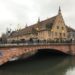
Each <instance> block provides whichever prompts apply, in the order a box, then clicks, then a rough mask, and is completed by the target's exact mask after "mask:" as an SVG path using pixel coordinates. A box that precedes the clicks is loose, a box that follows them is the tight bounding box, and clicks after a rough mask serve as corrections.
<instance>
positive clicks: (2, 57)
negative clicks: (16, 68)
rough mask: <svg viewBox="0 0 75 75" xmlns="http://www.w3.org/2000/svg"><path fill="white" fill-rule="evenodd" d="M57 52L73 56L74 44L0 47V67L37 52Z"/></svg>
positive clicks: (9, 45)
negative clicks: (45, 50) (46, 50)
mask: <svg viewBox="0 0 75 75" xmlns="http://www.w3.org/2000/svg"><path fill="white" fill-rule="evenodd" d="M43 49H48V50H51V49H52V50H57V51H60V52H63V53H65V54H70V55H75V44H74V43H61V44H60V43H51V44H6V45H0V65H2V64H4V63H6V62H8V61H11V59H12V60H14V58H19V57H20V56H22V55H24V56H25V57H28V56H30V55H32V54H34V53H36V52H37V51H38V50H43Z"/></svg>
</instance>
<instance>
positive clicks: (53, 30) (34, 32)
mask: <svg viewBox="0 0 75 75" xmlns="http://www.w3.org/2000/svg"><path fill="white" fill-rule="evenodd" d="M68 38H69V33H68V28H67V26H66V24H65V22H64V19H63V16H62V13H61V9H60V7H59V10H58V13H57V15H56V16H54V17H51V18H48V19H46V20H44V21H40V19H38V22H37V23H36V24H34V25H31V26H28V27H25V28H23V29H20V30H17V31H13V32H12V33H11V34H10V36H9V37H8V39H7V40H8V42H14V41H24V40H31V39H32V40H41V41H43V40H45V41H53V40H54V41H57V40H61V39H62V40H64V41H65V40H67V39H68Z"/></svg>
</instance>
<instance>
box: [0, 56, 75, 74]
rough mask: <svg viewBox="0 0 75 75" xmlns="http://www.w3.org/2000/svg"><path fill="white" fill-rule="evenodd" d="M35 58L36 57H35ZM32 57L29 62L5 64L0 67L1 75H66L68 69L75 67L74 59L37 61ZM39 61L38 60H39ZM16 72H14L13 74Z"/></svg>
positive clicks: (56, 58)
mask: <svg viewBox="0 0 75 75" xmlns="http://www.w3.org/2000/svg"><path fill="white" fill-rule="evenodd" d="M35 56H36V55H35ZM36 58H37V57H35V58H34V56H33V57H32V59H31V60H27V61H21V62H20V63H18V62H15V63H13V64H12V65H11V63H10V64H6V65H4V66H2V67H1V70H0V73H1V74H2V75H5V74H8V75H11V73H13V75H16V74H17V75H66V72H67V71H68V70H69V69H73V68H74V67H75V60H74V59H75V58H71V57H62V56H57V57H56V56H54V57H49V58H48V57H47V58H45V59H43V58H42V59H40V58H39V57H38V60H37V59H36ZM39 59H40V60H39ZM15 71H16V72H15Z"/></svg>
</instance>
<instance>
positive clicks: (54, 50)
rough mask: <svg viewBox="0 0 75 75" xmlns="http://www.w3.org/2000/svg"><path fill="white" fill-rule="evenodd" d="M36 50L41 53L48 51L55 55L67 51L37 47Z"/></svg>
mask: <svg viewBox="0 0 75 75" xmlns="http://www.w3.org/2000/svg"><path fill="white" fill-rule="evenodd" d="M38 52H41V53H49V54H55V55H64V54H65V55H66V54H68V53H65V52H64V51H62V50H57V49H52V48H42V49H38Z"/></svg>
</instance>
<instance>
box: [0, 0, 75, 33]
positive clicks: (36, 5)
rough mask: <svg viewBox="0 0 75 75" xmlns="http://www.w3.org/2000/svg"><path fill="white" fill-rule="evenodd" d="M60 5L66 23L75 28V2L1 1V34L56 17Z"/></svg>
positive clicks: (50, 0)
mask: <svg viewBox="0 0 75 75" xmlns="http://www.w3.org/2000/svg"><path fill="white" fill-rule="evenodd" d="M59 5H60V6H61V10H62V15H63V18H64V20H65V23H66V24H67V25H68V26H71V27H73V28H75V0H0V34H1V33H3V32H5V31H6V28H11V29H14V30H15V29H17V27H18V24H19V27H21V28H23V27H25V25H26V24H28V26H29V25H32V24H34V23H36V22H37V20H38V17H40V19H41V20H44V19H47V18H50V17H52V16H55V15H57V13H58V8H59Z"/></svg>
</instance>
